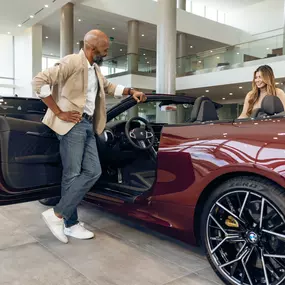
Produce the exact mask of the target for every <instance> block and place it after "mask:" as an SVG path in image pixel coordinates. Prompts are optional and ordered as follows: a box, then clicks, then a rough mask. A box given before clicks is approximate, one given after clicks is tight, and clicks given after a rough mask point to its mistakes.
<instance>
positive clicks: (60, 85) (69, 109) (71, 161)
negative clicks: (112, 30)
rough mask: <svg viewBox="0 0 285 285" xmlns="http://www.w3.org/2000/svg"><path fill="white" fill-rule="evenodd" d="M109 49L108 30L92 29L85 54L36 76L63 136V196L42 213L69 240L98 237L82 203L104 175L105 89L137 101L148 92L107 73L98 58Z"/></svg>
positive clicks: (50, 122) (47, 120) (48, 119)
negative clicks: (100, 147) (82, 218)
mask: <svg viewBox="0 0 285 285" xmlns="http://www.w3.org/2000/svg"><path fill="white" fill-rule="evenodd" d="M108 49H109V39H108V37H107V35H105V34H104V33H103V32H101V31H99V30H92V31H90V32H88V33H87V34H86V35H85V37H84V48H83V50H81V51H80V52H79V54H72V55H68V56H66V57H64V58H63V59H61V60H60V62H59V64H57V65H55V66H54V67H51V68H49V69H47V70H45V71H43V72H40V73H39V74H38V75H37V76H36V77H35V78H34V79H33V81H32V84H33V89H34V91H35V92H36V94H37V96H39V97H40V98H41V99H42V100H43V102H44V103H45V104H46V105H47V106H48V110H47V112H46V115H45V117H44V118H43V123H44V124H46V125H47V126H48V127H49V128H51V129H52V130H53V131H54V132H55V133H56V135H57V137H58V139H59V141H60V155H61V160H62V165H63V173H62V183H61V199H60V201H59V203H58V204H57V205H56V206H55V207H54V208H51V209H49V210H47V211H45V212H43V213H42V216H43V219H44V221H45V222H46V224H47V226H48V227H49V229H50V230H51V232H52V233H53V234H54V235H55V236H56V237H57V238H58V239H59V240H60V241H62V242H64V243H67V242H68V238H67V236H72V237H75V238H78V239H89V238H93V237H94V234H93V233H92V232H90V231H88V230H87V229H85V228H84V226H83V224H82V223H79V222H78V216H77V206H78V204H79V203H80V202H81V201H82V199H83V197H84V196H85V194H86V193H87V192H88V191H89V190H90V189H91V187H92V186H93V185H94V184H95V182H96V181H97V180H98V178H99V177H100V175H101V166H100V161H99V157H98V152H97V146H96V140H95V136H94V132H95V133H97V134H100V133H102V131H103V130H104V128H105V124H106V108H105V94H108V95H114V96H115V97H121V96H122V95H132V96H133V98H134V99H135V100H136V101H137V102H143V101H145V100H146V96H145V95H144V94H143V93H142V92H138V91H136V90H134V89H131V88H124V87H123V86H121V85H114V84H112V83H110V82H108V81H107V79H106V78H105V77H104V76H103V75H102V74H101V72H100V68H99V67H98V65H97V64H96V63H95V62H100V61H101V59H102V58H103V57H105V56H106V55H107V52H108Z"/></svg>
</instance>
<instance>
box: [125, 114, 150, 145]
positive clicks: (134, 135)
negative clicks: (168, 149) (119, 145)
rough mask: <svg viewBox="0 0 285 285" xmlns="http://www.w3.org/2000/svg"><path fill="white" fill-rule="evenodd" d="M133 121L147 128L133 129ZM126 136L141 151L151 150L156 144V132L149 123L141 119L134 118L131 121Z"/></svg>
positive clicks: (126, 128)
mask: <svg viewBox="0 0 285 285" xmlns="http://www.w3.org/2000/svg"><path fill="white" fill-rule="evenodd" d="M133 121H140V122H143V123H144V124H145V128H142V127H140V128H135V129H132V130H131V129H130V128H131V123H132V122H133ZM125 134H126V137H127V139H128V141H129V142H130V144H131V145H132V146H133V147H135V148H137V149H140V150H146V149H150V148H151V147H152V146H153V144H154V131H153V128H152V127H151V126H150V124H149V122H148V121H147V120H146V119H144V118H141V117H133V118H131V119H129V120H128V121H127V123H126V126H125Z"/></svg>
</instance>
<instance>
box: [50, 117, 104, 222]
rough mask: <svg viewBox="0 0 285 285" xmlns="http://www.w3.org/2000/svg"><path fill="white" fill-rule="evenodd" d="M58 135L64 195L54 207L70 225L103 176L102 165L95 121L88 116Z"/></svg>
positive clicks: (76, 219) (76, 220) (62, 192)
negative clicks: (84, 199) (87, 196)
mask: <svg viewBox="0 0 285 285" xmlns="http://www.w3.org/2000/svg"><path fill="white" fill-rule="evenodd" d="M57 137H58V139H59V141H60V146H59V148H60V156H61V161H62V166H63V172H62V182H61V199H60V201H59V203H58V204H57V205H56V206H55V208H54V211H55V212H56V213H58V214H60V215H61V216H62V217H63V218H64V222H65V226H66V227H71V226H73V225H75V224H77V223H78V215H77V206H78V204H79V203H80V202H81V201H82V199H83V198H84V196H85V194H86V193H87V192H88V191H89V190H90V189H91V187H92V186H94V184H95V183H96V181H97V180H98V179H99V177H100V175H101V165H100V161H99V156H98V150H97V145H96V138H95V136H94V132H93V126H92V123H91V122H89V121H88V120H86V119H85V118H83V119H82V121H81V122H80V123H78V124H76V125H75V126H74V127H73V128H72V129H71V130H70V131H69V132H68V133H67V134H66V135H63V136H61V135H57Z"/></svg>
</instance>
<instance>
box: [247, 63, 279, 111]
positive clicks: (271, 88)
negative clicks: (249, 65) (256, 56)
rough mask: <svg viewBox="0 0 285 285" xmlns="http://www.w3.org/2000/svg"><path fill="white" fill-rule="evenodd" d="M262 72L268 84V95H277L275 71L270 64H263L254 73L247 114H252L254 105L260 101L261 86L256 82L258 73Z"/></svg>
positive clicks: (264, 80)
mask: <svg viewBox="0 0 285 285" xmlns="http://www.w3.org/2000/svg"><path fill="white" fill-rule="evenodd" d="M257 72H260V73H261V75H262V78H263V82H264V83H265V84H266V91H267V94H268V95H274V96H276V94H277V92H276V87H275V77H274V73H273V70H272V68H271V67H270V66H268V65H262V66H260V67H258V68H257V69H256V70H255V72H254V75H253V80H252V90H251V91H250V93H249V94H250V95H249V96H250V97H249V100H248V105H249V106H248V109H247V113H246V114H247V116H250V115H251V113H252V110H253V107H254V104H255V103H256V102H257V101H258V99H259V95H260V90H259V88H258V87H257V86H256V83H255V76H256V73H257Z"/></svg>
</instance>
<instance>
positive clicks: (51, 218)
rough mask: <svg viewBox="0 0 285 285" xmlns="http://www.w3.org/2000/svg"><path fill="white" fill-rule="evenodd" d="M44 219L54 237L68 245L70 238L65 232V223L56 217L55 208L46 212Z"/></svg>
mask: <svg viewBox="0 0 285 285" xmlns="http://www.w3.org/2000/svg"><path fill="white" fill-rule="evenodd" d="M42 217H43V219H44V221H45V223H46V224H47V226H48V227H49V229H50V230H51V232H52V233H53V235H54V236H55V237H56V238H57V239H59V240H60V241H61V242H63V243H68V238H67V236H66V235H65V234H64V230H63V228H64V221H63V219H60V218H58V217H57V216H56V215H55V213H54V210H53V208H51V209H48V210H46V211H44V212H43V213H42Z"/></svg>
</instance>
